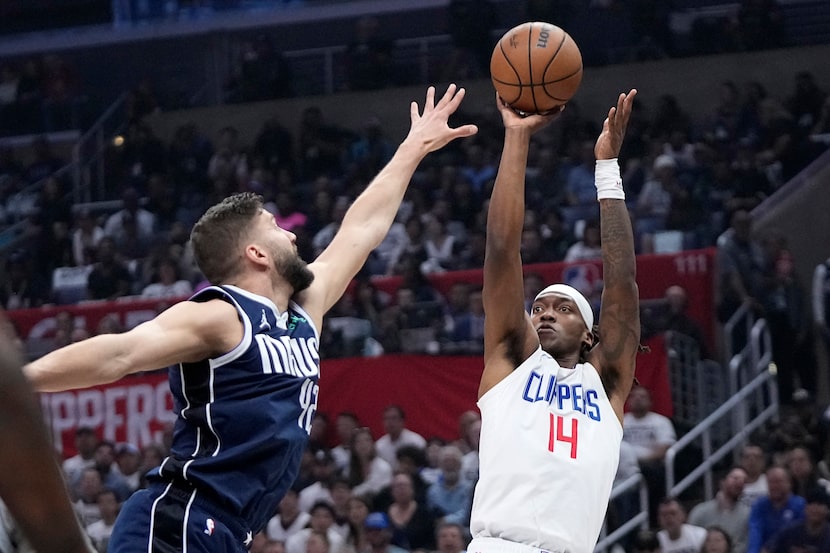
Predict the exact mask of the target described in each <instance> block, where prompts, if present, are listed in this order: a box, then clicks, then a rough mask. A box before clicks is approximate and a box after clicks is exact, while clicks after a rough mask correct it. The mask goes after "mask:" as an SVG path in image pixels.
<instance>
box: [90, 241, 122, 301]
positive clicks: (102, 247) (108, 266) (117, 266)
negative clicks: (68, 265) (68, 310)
mask: <svg viewBox="0 0 830 553" xmlns="http://www.w3.org/2000/svg"><path fill="white" fill-rule="evenodd" d="M97 259H98V261H97V262H96V263H95V265H94V266H93V267H92V271H90V273H89V276H88V277H87V296H88V298H89V299H92V300H113V299H116V298H120V297H122V296H127V295H129V294H130V287H131V284H132V280H133V277H132V274H131V273H130V271H129V269H128V268H127V266H126V265H125V264H124V263H123V262H122V261H120V260H119V259H118V258H117V257H116V253H115V241H114V240H113V239H112V238H110V237H109V236H105V237H104V238H102V239H101V241H100V242H99V243H98V257H97Z"/></svg>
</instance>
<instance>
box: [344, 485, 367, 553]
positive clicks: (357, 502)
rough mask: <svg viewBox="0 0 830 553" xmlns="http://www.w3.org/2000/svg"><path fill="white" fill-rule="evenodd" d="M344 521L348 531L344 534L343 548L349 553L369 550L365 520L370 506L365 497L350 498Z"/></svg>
mask: <svg viewBox="0 0 830 553" xmlns="http://www.w3.org/2000/svg"><path fill="white" fill-rule="evenodd" d="M347 508H348V511H347V513H346V520H347V522H348V528H349V531H348V532H347V534H346V539H345V544H344V548H345V549H347V550H348V551H349V552H354V553H361V552H366V551H368V550H369V543H368V541H367V539H366V519H367V518H368V517H369V513H370V512H371V510H372V504H371V502H370V501H369V499H368V498H366V496H352V497H350V498H349V502H348V504H347Z"/></svg>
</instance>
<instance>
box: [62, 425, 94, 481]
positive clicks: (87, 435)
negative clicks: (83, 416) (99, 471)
mask: <svg viewBox="0 0 830 553" xmlns="http://www.w3.org/2000/svg"><path fill="white" fill-rule="evenodd" d="M97 445H98V436H96V435H95V430H93V429H92V428H91V427H89V426H79V427H78V428H77V429H76V430H75V449H76V450H77V453H76V454H75V455H73V456H72V457H68V458H67V459H64V461H63V463H62V468H63V473H64V475H65V476H66V481H67V482H68V483H69V484H70V485H72V484H74V483H75V482H77V481H78V480H79V479H80V477H81V472H83V470H84V469H88V468H94V467H95V448H96V446H97Z"/></svg>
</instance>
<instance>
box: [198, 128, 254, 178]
mask: <svg viewBox="0 0 830 553" xmlns="http://www.w3.org/2000/svg"><path fill="white" fill-rule="evenodd" d="M248 167H249V160H248V156H247V154H246V153H245V152H244V151H242V148H241V147H240V145H239V131H238V130H237V129H236V127H232V126H227V127H223V128H221V129H220V130H219V137H218V139H217V141H216V149H215V150H214V152H213V155H212V156H211V157H210V160H209V161H208V165H207V176H208V178H209V179H211V180H216V179H227V180H228V181H229V182H232V183H234V184H236V185H239V184H241V183H243V182H246V181H247V178H248Z"/></svg>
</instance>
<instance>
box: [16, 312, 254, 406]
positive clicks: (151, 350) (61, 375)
mask: <svg viewBox="0 0 830 553" xmlns="http://www.w3.org/2000/svg"><path fill="white" fill-rule="evenodd" d="M242 337H243V326H242V323H241V322H240V321H239V319H238V316H237V314H236V309H235V308H234V307H233V306H232V305H230V304H229V303H227V302H225V301H222V300H212V301H208V302H204V303H197V302H190V301H186V302H181V303H178V304H176V305H174V306H172V307H170V308H169V309H167V310H166V311H164V312H162V313H161V314H159V315H158V316H157V317H156V318H155V319H153V320H151V321H147V322H145V323H142V324H140V325H138V326H136V327H135V328H134V329H132V330H130V331H128V332H124V333H121V334H102V335H99V336H94V337H92V338H89V339H87V340H84V341H82V342H77V343H75V344H70V345H68V346H66V347H63V348H60V349H58V350H55V351H53V352H51V353H49V354H47V355H45V356H43V357H41V358H40V359H37V360H36V361H33V362H32V363H29V364H28V365H26V366H25V367H24V373H25V374H26V377H27V378H28V379H29V380H30V382H31V383H32V385H33V386H34V387H35V388H36V389H37V390H38V391H41V392H55V391H61V390H68V389H74V388H85V387H87V386H94V385H96V384H105V383H108V382H114V381H116V380H118V379H119V378H122V377H123V376H125V375H128V374H132V373H136V372H142V371H149V370H154V369H161V368H164V367H167V366H170V365H173V364H177V363H181V362H193V361H198V360H201V359H205V358H209V357H215V356H217V355H220V354H222V353H225V352H227V351H230V350H231V349H233V348H234V347H235V346H236V345H237V344H238V343H239V342H240V341H241V340H242Z"/></svg>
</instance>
